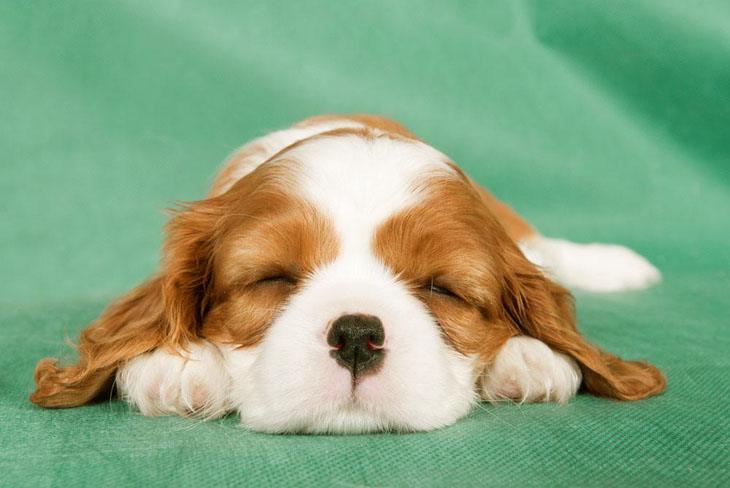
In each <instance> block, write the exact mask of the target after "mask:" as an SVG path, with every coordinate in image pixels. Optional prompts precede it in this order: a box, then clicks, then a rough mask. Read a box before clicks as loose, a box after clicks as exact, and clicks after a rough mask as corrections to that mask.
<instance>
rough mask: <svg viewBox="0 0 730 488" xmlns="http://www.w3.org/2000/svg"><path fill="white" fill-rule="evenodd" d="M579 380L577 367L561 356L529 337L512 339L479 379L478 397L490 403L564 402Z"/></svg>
mask: <svg viewBox="0 0 730 488" xmlns="http://www.w3.org/2000/svg"><path fill="white" fill-rule="evenodd" d="M581 379H582V375H581V372H580V368H578V365H577V364H576V362H575V361H574V360H573V359H571V358H569V357H568V356H566V355H565V354H561V353H558V352H555V351H553V350H552V349H550V348H549V347H548V346H547V345H546V344H545V343H543V342H542V341H539V340H537V339H534V338H532V337H527V336H519V337H513V338H511V339H510V340H508V341H507V343H506V344H505V345H504V346H503V347H502V349H500V351H499V353H497V356H496V358H495V359H494V362H493V363H492V365H491V367H490V368H489V369H488V370H487V372H486V373H485V374H484V376H483V377H482V379H481V387H482V397H483V398H484V400H487V401H490V402H497V401H504V400H512V401H518V402H558V403H566V402H567V401H568V400H570V398H571V397H573V395H575V393H576V392H577V391H578V387H580V382H581Z"/></svg>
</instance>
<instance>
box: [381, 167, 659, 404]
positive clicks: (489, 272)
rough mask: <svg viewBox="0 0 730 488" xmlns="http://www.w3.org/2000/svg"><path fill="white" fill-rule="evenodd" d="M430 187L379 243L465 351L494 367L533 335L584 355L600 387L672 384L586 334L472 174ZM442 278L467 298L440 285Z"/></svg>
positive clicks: (568, 301)
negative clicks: (517, 340)
mask: <svg viewBox="0 0 730 488" xmlns="http://www.w3.org/2000/svg"><path fill="white" fill-rule="evenodd" d="M422 186H423V187H425V188H428V189H429V190H428V191H429V193H430V196H429V197H428V198H426V200H425V201H424V202H423V203H421V204H419V205H418V206H416V207H413V208H410V209H407V210H405V211H402V212H400V213H399V214H397V215H395V216H393V217H392V218H391V219H390V220H388V221H387V222H386V223H384V224H383V225H382V226H381V227H380V229H379V230H378V233H377V236H376V240H375V248H376V252H377V254H378V255H379V256H380V257H381V259H383V261H384V262H385V263H386V264H387V265H388V266H389V267H391V268H392V269H394V270H395V271H396V272H397V273H400V275H401V276H402V277H403V279H404V280H405V281H407V282H408V283H411V286H412V287H413V289H414V291H415V292H416V293H417V294H419V295H420V297H421V299H422V300H424V302H425V303H427V304H428V305H429V307H430V309H431V311H432V312H433V314H434V315H435V316H436V318H437V319H438V320H439V323H440V324H441V326H442V328H443V330H444V334H445V336H446V337H447V338H448V339H449V340H450V341H451V343H452V344H453V346H454V347H455V348H456V349H457V350H458V351H460V352H462V353H464V354H474V353H476V354H479V356H480V358H481V361H482V364H483V365H484V366H485V367H486V365H488V364H489V363H490V361H491V360H492V359H493V357H494V355H495V354H496V352H497V351H498V350H499V349H500V348H501V346H502V345H503V344H504V341H506V340H507V339H508V338H509V337H511V336H514V335H529V336H531V337H535V338H537V339H539V340H541V341H543V342H544V343H546V344H547V345H549V346H550V347H551V348H553V349H554V350H556V351H559V352H563V353H565V354H568V355H569V356H571V357H572V358H574V359H575V360H576V361H577V362H578V363H579V364H580V366H581V369H582V371H583V376H584V381H585V387H586V389H587V390H588V391H589V392H591V393H593V394H596V395H600V396H607V397H611V398H616V399H620V400H638V399H641V398H645V397H647V396H651V395H655V394H657V393H660V392H661V391H663V390H664V388H665V385H666V381H665V378H664V376H663V375H662V374H661V372H659V370H657V369H656V368H655V367H654V366H652V365H650V364H648V363H645V362H638V361H624V360H622V359H620V358H618V357H616V356H614V355H612V354H609V353H607V352H604V351H602V350H600V349H599V348H597V347H595V346H593V345H591V344H589V343H588V342H587V341H586V340H585V339H584V338H583V337H582V336H581V334H580V333H579V332H578V330H577V329H576V325H575V313H574V310H573V301H572V297H571V295H570V293H569V292H568V291H567V290H566V289H565V288H563V287H561V286H559V285H557V284H556V283H553V282H552V281H551V280H549V279H548V278H546V277H545V276H544V274H543V273H542V272H540V270H538V269H537V268H536V267H535V266H534V265H533V264H532V263H530V262H529V261H528V260H527V259H526V258H525V257H524V256H523V255H522V253H521V252H520V250H519V249H518V248H517V246H516V245H515V243H514V241H513V239H511V238H510V237H509V236H508V235H507V232H506V231H505V229H504V228H503V226H502V225H501V223H500V221H499V220H498V219H497V218H496V216H495V215H494V214H493V213H492V211H491V209H490V208H489V207H488V206H487V205H486V204H485V203H484V201H483V199H482V195H480V192H479V191H478V189H476V188H475V187H474V186H473V185H472V183H471V182H470V181H469V180H468V179H467V178H466V177H465V176H464V175H463V174H461V173H458V176H457V177H455V178H443V177H439V178H435V179H432V180H431V181H429V182H428V183H427V184H424V185H422ZM432 283H433V284H435V285H436V286H439V287H444V288H448V289H449V290H451V291H453V292H454V293H455V294H456V295H457V297H452V296H446V295H443V294H439V293H433V292H431V291H430V290H429V288H430V284H432Z"/></svg>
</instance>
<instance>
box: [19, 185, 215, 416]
mask: <svg viewBox="0 0 730 488" xmlns="http://www.w3.org/2000/svg"><path fill="white" fill-rule="evenodd" d="M217 210H218V208H217V200H216V199H209V200H203V201H201V202H197V203H194V204H192V205H190V206H189V207H187V208H186V209H185V210H183V211H181V212H180V213H178V214H177V215H176V216H175V217H174V218H173V219H172V220H171V221H170V223H169V224H168V226H167V235H168V237H167V240H166V243H165V246H164V249H163V263H162V272H161V273H160V274H159V275H158V276H155V277H153V278H151V279H150V280H148V281H146V282H145V283H143V284H142V285H140V286H138V287H137V288H135V289H133V290H131V291H130V292H128V293H127V294H126V295H124V296H123V297H121V298H120V299H119V300H117V301H116V302H114V303H112V304H111V305H110V306H109V307H108V308H107V309H106V310H105V311H104V312H103V313H102V315H101V316H100V317H99V318H98V319H97V320H96V321H94V322H93V323H92V324H91V325H89V327H88V328H86V329H85V330H84V331H83V332H82V333H81V336H80V338H79V344H78V346H77V351H78V356H79V360H78V363H76V364H73V365H69V366H60V365H59V364H58V361H57V360H55V359H53V358H46V359H43V360H41V361H40V362H39V363H38V366H37V367H36V371H35V382H36V390H35V391H34V392H33V393H32V394H31V396H30V400H31V401H32V402H33V403H35V404H37V405H40V406H42V407H47V408H64V407H75V406H79V405H83V404H85V403H88V402H91V401H93V400H94V399H96V398H98V397H99V396H101V395H104V394H107V393H108V392H109V390H110V388H111V387H112V382H113V377H114V374H115V372H116V369H117V367H118V366H119V364H120V363H121V362H122V361H125V360H127V359H130V358H132V357H134V356H137V355H139V354H142V353H144V352H147V351H150V350H152V349H154V348H156V347H159V346H162V345H169V346H171V347H182V348H184V347H185V345H186V344H187V342H189V341H190V340H192V339H194V338H195V337H196V336H197V333H198V330H199V328H200V326H201V321H202V318H203V315H204V313H205V307H206V299H205V297H206V296H207V286H208V282H209V280H210V269H209V268H210V256H211V254H212V253H211V249H210V247H211V245H212V244H211V242H212V234H213V230H214V227H215V222H216V221H217V219H218V217H217V215H218V213H217Z"/></svg>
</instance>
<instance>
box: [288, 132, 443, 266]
mask: <svg viewBox="0 0 730 488" xmlns="http://www.w3.org/2000/svg"><path fill="white" fill-rule="evenodd" d="M286 158H287V159H295V160H296V161H297V162H299V163H300V164H301V165H302V167H301V171H302V173H301V175H300V178H301V180H300V185H301V187H300V191H302V192H303V193H304V195H303V196H305V197H306V198H307V199H308V200H309V201H311V202H312V203H314V204H315V205H317V206H318V207H319V208H320V209H321V210H323V211H324V212H325V213H326V214H327V215H328V216H329V217H330V218H332V220H333V224H334V225H335V228H336V229H337V233H338V235H339V239H340V254H341V255H342V254H344V253H347V252H348V251H364V250H365V249H368V250H369V249H370V245H371V243H372V238H373V235H374V232H375V229H376V228H377V226H378V225H379V224H380V223H382V222H383V221H385V220H386V219H388V218H389V217H390V216H392V215H393V214H395V213H396V212H397V211H398V210H400V209H403V208H406V207H408V206H411V205H413V204H415V203H417V202H418V201H419V199H420V198H421V194H420V192H419V190H418V188H417V187H418V183H419V182H420V180H422V179H423V178H424V177H426V176H428V175H429V174H433V173H453V169H452V168H451V167H450V166H449V165H448V164H446V161H447V158H446V156H444V155H443V154H442V153H440V152H439V151H437V150H435V149H433V148H432V147H430V146H428V145H426V144H423V143H421V142H418V141H411V140H402V139H394V138H391V137H388V136H386V135H381V136H375V137H371V138H367V137H363V136H360V135H357V134H352V135H337V136H324V137H318V138H316V139H314V140H312V141H309V142H305V143H304V144H302V145H300V146H298V147H295V148H293V149H292V150H291V151H288V152H287V154H286Z"/></svg>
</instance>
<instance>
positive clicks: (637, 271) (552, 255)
mask: <svg viewBox="0 0 730 488" xmlns="http://www.w3.org/2000/svg"><path fill="white" fill-rule="evenodd" d="M520 247H521V248H522V251H523V252H524V253H525V256H526V257H527V258H528V259H529V260H530V261H532V262H533V263H535V264H537V265H538V266H541V267H542V268H543V269H544V270H545V271H546V273H547V274H548V275H550V276H551V277H552V278H554V279H555V280H556V281H558V282H559V283H561V284H563V285H565V286H567V287H569V288H579V289H583V290H588V291H594V292H615V291H621V290H634V289H641V288H646V287H648V286H651V285H653V284H654V283H657V282H658V281H660V280H661V273H659V270H657V269H656V268H655V267H654V266H653V265H652V264H651V263H650V262H649V261H648V260H647V259H646V258H644V257H642V256H640V255H639V254H637V253H636V252H634V251H632V250H631V249H629V248H627V247H624V246H619V245H614V244H595V243H594V244H577V243H575V242H570V241H565V240H562V239H549V238H546V237H537V238H534V239H532V240H531V241H530V242H527V243H523V244H522V245H521V246H520Z"/></svg>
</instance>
